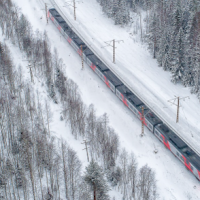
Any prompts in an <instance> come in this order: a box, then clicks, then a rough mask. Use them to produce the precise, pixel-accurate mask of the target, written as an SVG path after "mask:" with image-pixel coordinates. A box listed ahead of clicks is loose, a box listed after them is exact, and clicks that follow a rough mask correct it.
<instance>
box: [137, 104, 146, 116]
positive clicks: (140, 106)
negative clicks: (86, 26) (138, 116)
mask: <svg viewBox="0 0 200 200" xmlns="http://www.w3.org/2000/svg"><path fill="white" fill-rule="evenodd" d="M142 106H143V107H144V115H145V114H146V113H147V112H149V108H148V107H147V106H146V105H145V104H141V105H139V106H137V109H138V111H139V112H140V113H142Z"/></svg>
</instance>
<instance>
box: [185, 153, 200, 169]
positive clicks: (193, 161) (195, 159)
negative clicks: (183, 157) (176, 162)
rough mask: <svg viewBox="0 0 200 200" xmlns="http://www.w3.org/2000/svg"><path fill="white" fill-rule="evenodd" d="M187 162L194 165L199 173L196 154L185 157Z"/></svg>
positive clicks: (199, 165) (199, 161)
mask: <svg viewBox="0 0 200 200" xmlns="http://www.w3.org/2000/svg"><path fill="white" fill-rule="evenodd" d="M187 158H188V159H189V161H190V162H191V163H192V165H194V166H195V167H196V168H197V169H198V171H200V157H199V156H198V155H196V154H194V155H191V156H188V157H187Z"/></svg>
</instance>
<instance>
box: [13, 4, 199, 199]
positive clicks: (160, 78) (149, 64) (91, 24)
mask: <svg viewBox="0 0 200 200" xmlns="http://www.w3.org/2000/svg"><path fill="white" fill-rule="evenodd" d="M14 1H15V2H16V4H18V6H19V7H21V8H22V12H23V13H24V14H25V15H26V16H27V18H28V19H29V20H30V22H31V23H32V25H33V28H34V29H39V30H41V31H43V30H46V31H47V33H48V36H49V38H50V41H51V44H52V47H56V48H57V49H58V53H59V56H60V57H61V58H63V60H64V63H65V65H66V73H67V75H68V76H69V77H70V78H71V79H73V80H74V81H75V82H76V83H77V84H78V85H79V88H80V90H81V95H82V98H83V101H84V102H85V103H86V104H87V105H89V104H91V103H93V104H94V105H95V108H96V109H97V114H99V115H100V114H103V113H104V112H107V113H108V115H109V119H110V125H111V126H112V127H113V128H114V129H115V130H116V132H117V133H118V134H119V138H120V141H121V145H122V147H125V148H126V150H127V151H129V152H134V154H135V155H136V157H137V161H138V164H139V166H142V165H144V164H146V163H147V164H148V165H149V166H150V167H152V168H153V169H154V170H155V171H156V179H157V180H158V182H157V185H158V190H159V191H158V192H159V194H160V196H161V199H165V200H168V199H177V200H179V199H181V200H182V199H183V200H184V199H190V198H189V197H191V199H200V184H199V182H198V181H197V180H196V179H195V177H194V176H193V175H192V174H191V173H190V172H188V171H187V170H186V169H185V167H184V166H183V165H182V164H181V163H180V162H179V161H178V160H177V159H176V158H175V157H174V156H173V155H172V154H171V153H170V152H169V151H168V150H167V149H165V148H164V146H163V144H161V143H160V142H159V141H158V140H157V139H156V138H155V136H153V134H152V133H151V132H149V131H148V130H147V129H145V137H143V138H141V137H140V133H141V123H140V122H139V120H138V119H137V118H136V117H135V116H134V115H133V114H132V113H131V112H130V111H129V110H128V109H127V108H126V107H125V106H124V105H123V104H122V103H121V102H120V101H119V100H118V99H117V98H116V97H115V95H114V94H113V93H112V92H110V91H109V89H108V88H107V87H106V85H105V84H104V83H102V81H101V80H100V79H99V78H98V77H97V76H96V75H95V74H94V73H93V71H92V70H91V69H89V68H88V67H87V66H85V68H84V70H81V60H80V57H79V56H78V55H77V54H76V53H75V52H74V50H73V49H72V47H71V46H69V44H68V43H67V42H66V41H65V39H64V38H63V37H62V36H61V35H60V34H59V32H58V30H57V29H56V28H55V27H54V25H53V24H52V23H51V22H50V23H49V24H48V25H46V19H45V13H44V10H42V9H44V4H43V1H42V0H29V1H27V0H14ZM56 1H57V2H58V4H59V5H60V8H61V9H62V10H63V12H64V13H65V15H66V17H67V18H68V19H69V20H70V21H71V22H72V23H73V25H74V26H75V27H76V28H77V30H79V31H80V33H81V34H82V36H83V37H84V38H85V39H86V40H87V41H88V43H89V44H91V46H92V47H93V48H95V49H97V51H98V54H99V55H100V56H101V57H102V58H103V59H104V60H105V61H106V62H107V63H109V65H110V66H111V67H112V68H113V69H114V70H115V71H116V72H117V73H118V74H120V76H122V78H123V79H126V82H127V83H128V84H129V85H130V86H131V87H132V88H133V90H135V91H136V92H137V93H138V94H140V95H141V96H142V98H143V99H145V100H146V101H147V102H148V104H150V105H151V106H152V107H153V109H155V110H156V111H157V112H159V113H160V115H161V116H162V117H163V118H164V119H165V120H166V121H167V122H168V123H170V124H171V125H172V127H173V128H174V129H176V130H177V131H178V132H179V133H180V134H181V135H183V136H184V137H185V138H186V140H187V141H189V142H190V143H191V144H192V145H193V146H195V148H197V149H199V150H200V146H199V145H198V140H199V136H198V133H199V132H200V127H199V126H198V116H199V114H200V109H199V102H198V100H197V98H196V97H195V96H194V95H191V94H190V92H189V89H188V88H183V87H182V86H181V85H176V86H175V85H173V84H172V83H171V82H170V74H169V73H167V72H164V71H163V70H162V69H161V68H158V67H157V63H156V61H155V60H153V59H152V57H151V55H150V54H149V53H148V51H147V50H146V49H145V47H144V46H141V45H140V43H136V42H134V41H133V38H132V37H130V34H129V32H130V31H131V30H128V29H127V28H126V29H123V28H121V27H118V26H114V25H113V22H112V20H110V19H108V18H107V17H106V16H104V15H103V13H102V11H101V8H100V6H99V5H98V3H97V2H96V0H84V1H83V2H81V3H79V4H77V5H76V6H77V21H74V20H73V8H71V7H63V6H64V1H63V0H56ZM49 6H51V5H49ZM41 17H42V18H41ZM112 39H116V40H121V39H122V40H124V43H121V44H117V49H116V53H117V59H116V64H115V65H114V64H112V48H101V47H102V46H104V41H109V40H112ZM18 62H20V61H18ZM38 87H40V84H39V85H38ZM174 95H177V96H181V97H182V96H190V100H187V101H185V102H181V103H182V108H181V111H180V112H181V114H180V123H179V124H176V123H175V119H176V108H175V107H171V106H170V104H169V103H168V102H167V100H169V99H172V98H174ZM165 107H167V108H165ZM52 110H53V113H54V118H53V121H52V124H51V131H52V133H54V134H55V135H57V136H58V137H63V138H64V139H66V140H67V142H68V143H69V144H71V146H73V149H74V150H76V151H77V152H78V155H79V158H80V159H81V161H82V162H83V165H84V166H85V165H86V164H87V161H86V154H85V152H84V151H82V149H83V146H82V144H81V142H82V141H75V140H74V139H73V137H72V136H71V135H69V131H68V129H67V127H65V125H64V123H63V122H60V121H59V118H60V109H59V107H58V106H56V105H53V104H52ZM191 134H192V135H193V137H191ZM154 148H157V149H158V150H159V152H158V154H154V153H153V151H154ZM194 186H196V187H195V188H194ZM116 199H120V200H121V198H120V197H118V198H117V197H116Z"/></svg>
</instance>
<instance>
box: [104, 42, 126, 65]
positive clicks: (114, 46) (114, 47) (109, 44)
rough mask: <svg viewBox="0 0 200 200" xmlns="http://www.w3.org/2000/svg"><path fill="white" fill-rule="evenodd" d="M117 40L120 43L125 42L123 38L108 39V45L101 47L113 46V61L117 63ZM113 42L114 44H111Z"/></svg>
mask: <svg viewBox="0 0 200 200" xmlns="http://www.w3.org/2000/svg"><path fill="white" fill-rule="evenodd" d="M116 42H117V43H120V42H124V41H123V40H117V41H116V40H115V39H113V40H111V41H107V42H105V43H106V44H107V45H106V46H103V47H101V48H104V47H107V46H111V47H112V48H113V63H115V49H116V48H117V47H116V45H115V44H116ZM111 43H112V44H111Z"/></svg>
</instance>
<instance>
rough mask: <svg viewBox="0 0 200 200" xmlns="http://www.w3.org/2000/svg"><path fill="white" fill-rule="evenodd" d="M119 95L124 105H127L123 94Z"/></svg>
mask: <svg viewBox="0 0 200 200" xmlns="http://www.w3.org/2000/svg"><path fill="white" fill-rule="evenodd" d="M121 96H122V101H123V103H124V105H126V106H127V107H128V104H127V101H126V99H125V98H124V95H123V94H121Z"/></svg>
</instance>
